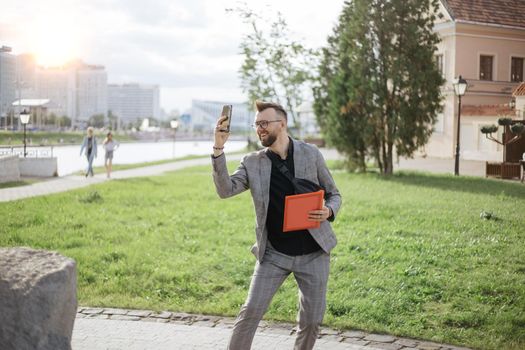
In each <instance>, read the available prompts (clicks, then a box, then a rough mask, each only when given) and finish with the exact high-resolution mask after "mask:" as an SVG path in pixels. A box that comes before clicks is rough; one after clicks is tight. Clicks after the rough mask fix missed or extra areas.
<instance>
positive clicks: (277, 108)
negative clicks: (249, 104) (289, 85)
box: [255, 100, 288, 120]
mask: <svg viewBox="0 0 525 350" xmlns="http://www.w3.org/2000/svg"><path fill="white" fill-rule="evenodd" d="M255 108H257V112H262V111H264V110H265V109H268V108H273V109H274V110H275V112H277V114H280V115H281V116H283V117H284V119H286V120H288V115H287V114H286V111H285V110H284V107H283V106H281V105H280V104H278V103H274V102H265V101H259V100H257V101H255Z"/></svg>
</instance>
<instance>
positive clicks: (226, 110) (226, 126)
mask: <svg viewBox="0 0 525 350" xmlns="http://www.w3.org/2000/svg"><path fill="white" fill-rule="evenodd" d="M221 117H226V119H225V120H223V122H222V123H221V131H222V132H230V125H231V119H232V105H224V106H222V113H221Z"/></svg>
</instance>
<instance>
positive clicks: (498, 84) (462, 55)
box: [424, 0, 525, 161]
mask: <svg viewBox="0 0 525 350" xmlns="http://www.w3.org/2000/svg"><path fill="white" fill-rule="evenodd" d="M440 11H441V14H442V18H441V19H439V20H438V21H437V23H436V25H435V30H436V32H437V33H439V35H440V36H441V38H442V41H441V43H440V44H439V45H438V52H437V57H436V60H437V63H438V65H439V66H440V68H441V70H442V72H443V77H444V78H445V79H446V83H445V85H444V87H443V95H444V101H443V105H444V109H443V112H442V114H441V115H439V116H438V120H437V123H436V125H435V128H434V129H435V132H434V134H433V136H432V138H431V140H430V142H429V143H428V144H427V145H426V146H425V149H424V153H425V154H427V155H429V156H433V157H443V158H451V157H454V154H455V146H456V133H457V117H458V98H457V97H456V96H455V94H454V89H453V86H452V82H453V80H454V79H455V78H457V77H458V76H460V75H461V76H462V77H463V78H464V79H466V80H467V82H468V89H467V92H466V94H465V96H463V98H462V105H463V108H462V110H461V124H460V154H461V158H462V159H476V160H493V161H501V160H502V157H503V149H502V147H501V146H499V145H498V144H497V143H495V142H492V141H490V140H488V139H486V137H485V136H484V135H483V134H481V132H480V129H481V127H482V126H485V125H490V124H497V120H498V118H500V117H503V116H507V117H513V118H514V119H518V116H519V119H525V118H524V115H523V112H524V111H523V110H518V108H516V109H515V110H511V109H510V108H509V107H508V106H509V103H510V101H511V100H512V91H513V90H514V89H515V88H516V87H517V86H518V85H519V83H520V82H522V81H523V75H524V61H525V1H523V0H508V1H505V2H504V3H503V2H501V1H498V0H441V4H440ZM500 129H502V128H500ZM499 133H500V134H499V135H498V136H499V137H500V139H501V130H500V132H499Z"/></svg>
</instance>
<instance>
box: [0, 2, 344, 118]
mask: <svg viewBox="0 0 525 350" xmlns="http://www.w3.org/2000/svg"><path fill="white" fill-rule="evenodd" d="M244 3H246V4H247V5H248V6H249V7H250V8H252V9H253V10H257V11H261V10H265V11H266V13H270V12H269V11H274V12H275V11H280V12H281V13H282V14H283V16H284V18H285V19H286V20H287V22H288V25H289V28H290V30H291V31H292V32H293V33H294V34H295V36H294V37H295V38H297V39H299V40H302V42H304V43H305V44H306V45H308V46H310V47H321V46H323V45H324V44H325V42H326V37H327V36H328V35H329V34H330V33H331V31H332V28H333V27H334V25H335V23H336V21H337V18H338V16H339V13H340V11H341V9H342V6H343V1H342V0H341V1H333V2H330V1H329V2H325V3H323V4H322V6H319V3H317V2H314V3H308V2H304V1H300V0H281V1H277V0H271V1H255V0H250V1H244ZM239 4H241V2H239V1H236V0H220V1H213V0H193V1H189V0H175V1H169V0H157V1H152V2H149V3H148V4H147V5H144V3H143V2H139V1H124V0H110V1H104V0H93V1H89V2H87V1H80V0H73V1H68V2H66V1H60V0H49V1H45V2H38V1H36V0H27V1H24V2H23V3H15V2H12V1H8V0H0V8H2V11H0V46H1V45H6V46H11V47H12V48H13V53H14V54H20V53H27V52H31V53H34V54H35V56H36V58H37V60H38V62H39V63H40V64H42V65H45V66H54V65H60V64H63V63H65V61H67V60H69V59H73V58H80V59H82V60H83V61H85V62H86V63H89V64H99V65H103V66H105V67H106V70H107V73H108V83H111V84H122V83H140V84H158V85H160V87H161V89H160V101H161V107H162V108H163V109H165V110H166V111H167V112H169V111H170V110H173V109H178V110H179V111H180V112H181V113H182V112H184V111H185V110H188V109H189V108H190V107H191V100H192V99H200V100H211V101H213V100H216V101H217V100H218V101H234V102H242V101H244V100H245V99H246V97H245V95H244V94H243V93H242V91H241V89H240V82H239V79H238V73H237V72H238V69H239V67H240V65H241V63H242V56H241V55H239V53H238V52H239V48H238V47H239V43H240V41H241V38H242V34H243V33H245V32H246V31H247V30H248V28H247V27H246V26H245V25H244V24H243V23H242V21H241V20H240V19H239V17H238V16H237V15H236V14H232V13H226V11H225V9H226V8H232V7H237V6H239Z"/></svg>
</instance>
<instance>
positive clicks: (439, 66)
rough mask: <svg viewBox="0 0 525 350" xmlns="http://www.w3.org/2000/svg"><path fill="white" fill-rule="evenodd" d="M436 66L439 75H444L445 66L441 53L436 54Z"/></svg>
mask: <svg viewBox="0 0 525 350" xmlns="http://www.w3.org/2000/svg"><path fill="white" fill-rule="evenodd" d="M436 66H437V69H438V70H439V72H440V73H441V76H442V77H444V76H445V66H444V65H443V55H436Z"/></svg>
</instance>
